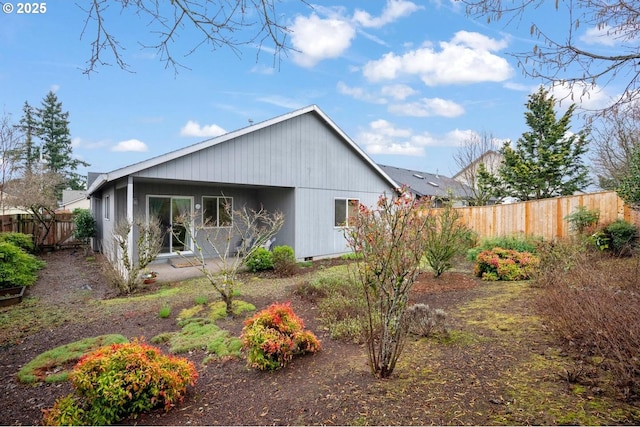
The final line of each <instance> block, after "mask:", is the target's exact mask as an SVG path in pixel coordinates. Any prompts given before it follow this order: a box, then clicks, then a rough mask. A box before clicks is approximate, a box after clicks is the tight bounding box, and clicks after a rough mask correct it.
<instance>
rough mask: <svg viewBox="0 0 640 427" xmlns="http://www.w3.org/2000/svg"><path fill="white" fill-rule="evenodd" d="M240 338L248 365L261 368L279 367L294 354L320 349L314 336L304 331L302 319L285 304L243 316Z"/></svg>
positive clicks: (272, 368) (265, 369)
mask: <svg viewBox="0 0 640 427" xmlns="http://www.w3.org/2000/svg"><path fill="white" fill-rule="evenodd" d="M241 339H242V343H243V347H244V348H245V349H246V350H247V352H248V353H247V361H248V362H249V365H250V366H251V367H253V368H257V369H260V370H263V371H267V370H268V371H271V370H275V369H279V368H282V367H284V366H286V365H287V363H289V361H290V360H291V359H292V358H293V356H295V355H299V354H305V353H315V352H317V351H319V350H320V342H319V341H318V339H317V338H316V336H315V335H314V334H313V333H312V332H309V331H305V330H304V322H303V321H302V319H300V318H299V317H298V316H296V315H295V314H294V312H293V310H292V309H291V306H290V305H289V304H272V305H271V306H269V307H268V308H266V309H264V310H262V311H260V312H258V313H256V314H255V315H254V316H253V317H251V318H250V319H247V320H246V321H245V324H244V328H243V329H242V336H241Z"/></svg>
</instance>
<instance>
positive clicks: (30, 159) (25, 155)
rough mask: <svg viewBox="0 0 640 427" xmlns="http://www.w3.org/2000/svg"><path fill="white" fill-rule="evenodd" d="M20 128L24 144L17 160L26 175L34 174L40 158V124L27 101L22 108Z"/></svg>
mask: <svg viewBox="0 0 640 427" xmlns="http://www.w3.org/2000/svg"><path fill="white" fill-rule="evenodd" d="M19 128H20V130H21V131H22V134H23V142H22V144H21V149H20V151H19V154H18V158H17V159H16V160H17V162H18V163H19V164H20V166H21V167H22V169H23V171H24V173H32V172H33V170H34V165H35V164H36V163H37V162H38V157H39V150H38V147H37V145H36V144H37V142H36V138H37V134H38V123H37V122H36V117H35V111H34V109H33V107H32V106H31V105H30V104H29V102H27V101H25V102H24V105H23V106H22V118H21V119H20V124H19Z"/></svg>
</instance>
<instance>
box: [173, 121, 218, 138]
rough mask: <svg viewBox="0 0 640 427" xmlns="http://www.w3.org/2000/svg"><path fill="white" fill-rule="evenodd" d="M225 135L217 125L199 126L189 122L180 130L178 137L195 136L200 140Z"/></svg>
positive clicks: (196, 123)
mask: <svg viewBox="0 0 640 427" xmlns="http://www.w3.org/2000/svg"><path fill="white" fill-rule="evenodd" d="M225 133H227V131H226V130H224V129H222V128H221V127H220V126H218V125H204V126H200V124H199V123H198V122H194V121H193V120H189V121H188V122H187V124H186V125H184V126H183V127H182V129H180V136H197V137H201V138H213V137H216V136H220V135H223V134H225Z"/></svg>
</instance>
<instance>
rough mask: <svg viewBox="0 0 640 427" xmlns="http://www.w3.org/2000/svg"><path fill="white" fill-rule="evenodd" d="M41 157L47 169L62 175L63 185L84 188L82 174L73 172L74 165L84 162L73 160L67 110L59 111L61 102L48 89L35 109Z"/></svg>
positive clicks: (74, 188)
mask: <svg viewBox="0 0 640 427" xmlns="http://www.w3.org/2000/svg"><path fill="white" fill-rule="evenodd" d="M36 117H37V125H38V136H39V138H40V140H41V146H40V150H42V151H41V157H42V159H43V161H44V162H45V163H46V169H47V170H48V171H49V172H53V173H57V174H60V175H62V176H63V177H64V184H63V185H64V187H70V188H71V189H73V190H81V189H84V188H85V182H84V179H83V177H82V176H81V175H80V174H78V173H76V170H77V169H78V166H89V164H88V163H86V162H83V161H81V160H78V159H74V158H73V156H72V154H73V148H72V146H71V136H70V131H69V112H65V111H62V102H60V101H58V97H57V96H56V94H55V93H53V92H52V91H50V92H49V93H48V94H47V96H46V97H45V98H44V99H43V100H42V106H41V108H38V109H37V110H36Z"/></svg>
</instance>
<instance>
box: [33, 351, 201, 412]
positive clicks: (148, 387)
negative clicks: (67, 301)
mask: <svg viewBox="0 0 640 427" xmlns="http://www.w3.org/2000/svg"><path fill="white" fill-rule="evenodd" d="M197 376H198V374H197V372H196V369H195V367H194V365H193V363H192V362H190V361H188V360H187V359H184V358H179V357H175V356H167V355H164V354H162V353H161V352H160V350H159V349H158V348H156V347H152V346H150V345H147V344H144V343H142V342H139V341H134V342H131V343H125V344H113V345H110V346H106V347H102V348H100V349H98V350H95V351H94V352H92V353H90V354H88V355H86V356H84V357H83V358H82V359H80V361H79V362H78V364H77V365H76V366H75V368H74V371H73V374H72V375H71V380H72V384H73V387H74V389H75V395H69V396H67V397H64V398H62V399H58V400H57V401H56V403H55V405H54V406H53V408H51V409H49V410H47V411H45V414H44V419H43V422H44V423H45V424H47V425H61V424H62V423H63V418H64V419H73V420H74V422H76V421H79V422H78V424H84V425H109V424H113V423H116V422H118V421H121V420H122V419H124V418H126V417H128V416H132V415H133V416H135V415H137V414H141V413H143V412H148V411H150V410H152V409H155V408H159V407H164V409H165V410H167V411H168V410H169V409H171V408H172V407H173V406H174V405H175V404H176V403H178V402H180V401H181V400H182V398H183V397H184V394H185V392H186V389H187V386H189V385H193V384H194V383H195V380H196V378H197Z"/></svg>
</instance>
